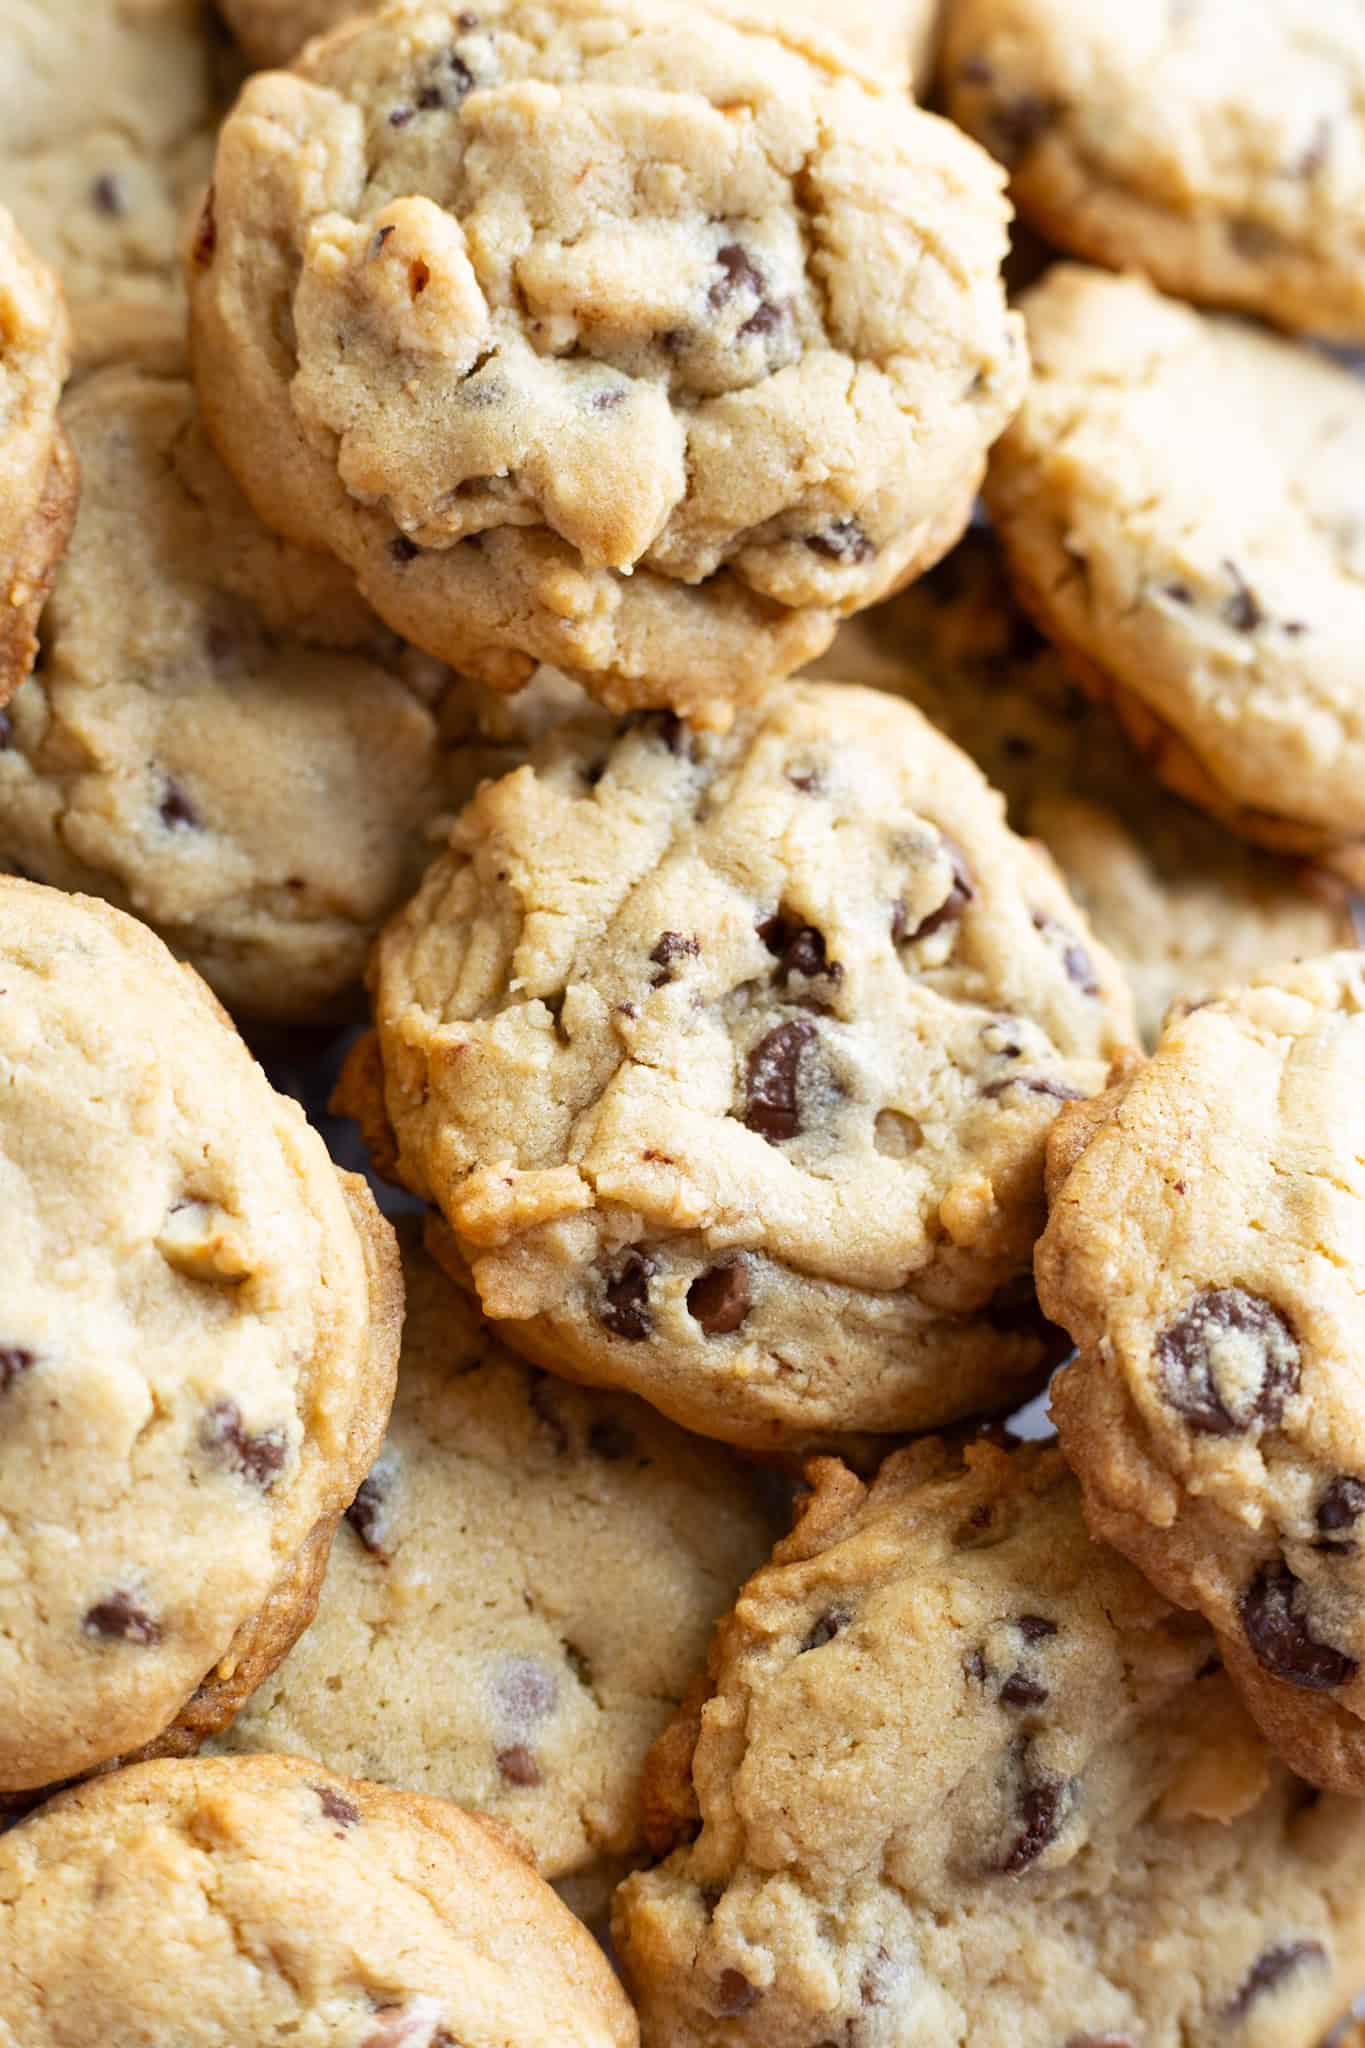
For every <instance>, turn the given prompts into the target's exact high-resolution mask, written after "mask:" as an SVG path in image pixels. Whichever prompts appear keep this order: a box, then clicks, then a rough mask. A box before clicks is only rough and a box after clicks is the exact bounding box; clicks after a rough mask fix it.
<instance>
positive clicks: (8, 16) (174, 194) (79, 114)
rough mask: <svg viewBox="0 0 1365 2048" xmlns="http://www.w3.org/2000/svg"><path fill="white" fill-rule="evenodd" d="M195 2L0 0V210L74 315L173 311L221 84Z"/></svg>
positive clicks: (202, 12) (203, 11) (204, 18)
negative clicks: (183, 239) (114, 304)
mask: <svg viewBox="0 0 1365 2048" xmlns="http://www.w3.org/2000/svg"><path fill="white" fill-rule="evenodd" d="M208 22H209V11H208V9H207V8H205V7H202V6H201V5H200V4H199V0H42V4H41V5H35V4H34V0H0V200H3V201H4V203H5V205H7V206H11V207H13V209H14V211H15V213H16V214H17V216H18V219H19V225H20V226H21V227H22V229H23V230H24V233H25V234H26V235H27V236H28V237H29V239H30V240H31V241H32V243H33V244H34V246H35V248H36V249H37V250H38V252H39V254H40V255H42V256H43V257H44V258H45V259H46V260H47V261H48V262H49V263H51V264H53V265H55V266H56V268H57V269H58V270H59V271H60V272H61V275H62V279H63V282H64V283H65V285H66V290H67V294H68V296H69V298H70V299H71V300H72V302H73V306H75V308H76V319H77V326H78V327H79V324H80V309H81V305H82V304H83V302H84V301H86V300H93V299H99V298H102V297H104V296H105V295H106V294H109V293H114V294H116V295H118V296H119V297H126V298H135V299H140V300H142V301H144V302H148V303H159V302H172V301H176V300H180V301H181V302H182V303H183V287H182V285H181V282H180V270H179V264H178V260H177V247H176V244H177V237H178V234H179V231H180V226H181V216H182V214H183V213H184V210H185V208H186V206H187V204H188V203H189V202H190V200H191V199H192V198H193V197H195V196H196V195H197V194H198V192H199V190H200V189H201V187H202V185H203V182H204V180H205V178H206V177H207V176H208V172H209V166H210V164H211V163H212V159H213V130H214V126H215V124H216V121H217V118H218V114H219V111H220V108H221V105H222V101H223V96H224V95H223V81H222V79H221V78H220V76H219V73H218V63H217V58H216V53H215V50H214V45H213V41H212V37H211V32H210V30H209V27H208Z"/></svg>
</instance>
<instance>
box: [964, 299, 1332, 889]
mask: <svg viewBox="0 0 1365 2048" xmlns="http://www.w3.org/2000/svg"><path fill="white" fill-rule="evenodd" d="M1022 308H1023V312H1024V315H1025V318H1026V320H1027V322H1028V330H1029V340H1030V345H1031V348H1032V351H1033V356H1034V364H1035V376H1034V381H1033V384H1032V386H1031V388H1030V391H1029V395H1028V398H1027V400H1026V402H1025V404H1024V407H1023V409H1022V411H1021V413H1020V415H1019V418H1018V419H1017V420H1016V421H1015V423H1014V425H1013V427H1012V428H1011V429H1010V431H1009V433H1008V434H1007V435H1006V436H1005V437H1004V439H1003V440H1002V441H1001V443H1000V445H999V446H998V447H997V449H996V451H995V454H994V457H993V459H992V464H991V474H990V477H989V479H988V482H987V490H986V496H987V501H988V503H989V505H990V509H991V513H992V516H993V517H994V519H995V521H996V524H997V526H998V528H999V531H1000V536H1001V540H1002V543H1003V546H1004V549H1005V553H1006V557H1007V559H1008V563H1009V568H1010V573H1011V575H1012V577H1013V579H1014V581H1015V584H1016V586H1017V588H1018V590H1019V593H1020V595H1021V597H1022V598H1023V601H1024V603H1025V604H1026V605H1027V606H1028V607H1029V609H1030V610H1031V611H1032V612H1033V613H1034V615H1035V616H1036V618H1037V619H1038V621H1039V623H1040V625H1041V626H1042V627H1043V629H1044V631H1045V632H1046V633H1047V634H1048V636H1049V637H1050V638H1051V639H1053V640H1055V641H1057V642H1058V643H1059V644H1060V645H1061V647H1062V648H1063V649H1064V650H1065V651H1066V653H1067V654H1068V656H1069V657H1070V658H1071V660H1072V661H1073V663H1074V664H1075V668H1076V673H1077V676H1078V678H1079V680H1080V681H1081V682H1082V683H1083V684H1084V685H1085V686H1086V687H1087V688H1088V689H1090V690H1091V691H1093V692H1094V693H1095V694H1097V695H1099V696H1102V697H1105V698H1108V699H1110V700H1112V702H1113V704H1114V706H1115V709H1116V710H1117V711H1118V713H1119V715H1120V717H1121V718H1122V720H1123V722H1124V724H1125V725H1126V726H1127V728H1128V730H1129V732H1130V734H1131V736H1132V737H1133V739H1134V740H1135V741H1136V743H1137V745H1138V747H1139V749H1140V751H1141V752H1142V754H1143V755H1144V757H1145V758H1146V760H1147V761H1148V763H1149V765H1150V766H1151V768H1152V770H1153V772H1154V773H1155V774H1156V775H1157V776H1158V778H1159V779H1160V780H1161V781H1163V782H1166V783H1168V784H1169V785H1170V786H1171V787H1172V788H1173V789H1175V790H1176V791H1177V792H1178V793H1179V794H1181V795H1182V796H1186V797H1189V798H1190V799H1191V800H1192V801H1193V802H1194V803H1196V804H1199V805H1201V806H1202V807H1203V808H1204V809H1206V810H1208V811H1211V812H1212V813H1213V815H1214V816H1215V817H1217V818H1219V819H1221V820H1222V822H1223V823H1224V824H1226V825H1228V826H1230V827H1231V828H1232V829H1233V830H1234V831H1236V832H1239V833H1241V834H1242V835H1243V836H1244V837H1246V838H1248V839H1252V840H1256V841H1259V842H1260V843H1261V844H1263V845H1266V846H1272V847H1277V848H1279V849H1280V850H1282V851H1284V852H1287V853H1297V854H1304V855H1311V856H1314V857H1319V858H1322V859H1323V860H1326V861H1330V862H1331V863H1332V864H1333V865H1336V866H1339V867H1341V868H1342V870H1343V872H1345V873H1346V874H1348V876H1349V875H1353V874H1354V875H1358V874H1359V873H1361V872H1362V871H1365V688H1362V684H1361V673H1360V662H1359V659H1358V649H1359V645H1360V640H1361V635H1362V633H1363V632H1365V526H1362V523H1361V519H1360V514H1359V502H1358V501H1359V489H1358V479H1359V475H1360V470H1361V465H1362V463H1365V386H1362V384H1361V381H1360V379H1359V378H1357V377H1354V376H1352V375H1351V374H1350V373H1349V372H1348V371H1346V370H1345V369H1342V368H1340V367H1339V366H1338V365H1336V364H1334V363H1332V362H1330V361H1328V360H1327V358H1326V357H1324V356H1322V355H1320V354H1316V353H1314V352H1313V351H1312V350H1310V349H1308V348H1305V347H1303V346H1301V345H1298V344H1296V343H1293V342H1290V341H1286V340H1283V339H1282V338H1280V337H1279V336H1276V335H1271V334H1266V333H1264V332H1262V331H1259V330H1256V329H1253V328H1251V327H1248V326H1245V325H1243V324H1241V323H1240V322H1238V321H1234V320H1230V319H1226V318H1219V317H1216V316H1213V315H1210V314H1206V313H1200V312H1198V311H1196V310H1195V309H1194V308H1193V307H1190V306H1185V305H1180V304H1178V303H1177V302H1176V301H1175V300H1173V299H1167V298H1163V297H1162V296H1161V294H1160V293H1159V292H1156V291H1154V290H1153V289H1152V287H1151V286H1150V285H1148V284H1146V283H1144V282H1143V280H1142V279H1141V278H1138V277H1123V278H1119V277H1111V276H1110V275H1108V273H1106V272H1104V271H1098V270H1086V269H1083V268H1081V267H1080V266H1077V265H1071V264H1063V265H1059V266H1057V267H1056V268H1055V269H1053V270H1052V271H1050V272H1049V273H1048V275H1047V276H1046V277H1045V278H1044V279H1043V281H1042V282H1041V283H1040V284H1039V285H1037V286H1035V287H1034V289H1033V290H1032V291H1030V292H1029V293H1027V294H1026V296H1025V298H1024V299H1023V301H1022Z"/></svg>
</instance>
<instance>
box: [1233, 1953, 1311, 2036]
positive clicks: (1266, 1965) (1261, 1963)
mask: <svg viewBox="0 0 1365 2048" xmlns="http://www.w3.org/2000/svg"><path fill="white" fill-rule="evenodd" d="M1326 1962H1327V1951H1326V1949H1325V1948H1324V1947H1323V1945H1322V1943H1321V1942H1320V1941H1277V1942H1276V1943H1275V1944H1274V1945H1273V1947H1271V1948H1268V1949H1263V1950H1262V1952H1261V1954H1260V1955H1259V1956H1257V1958H1256V1960H1255V1962H1254V1963H1253V1964H1252V1966H1251V1968H1250V1970H1249V1971H1248V1972H1247V1974H1246V1976H1245V1977H1244V1978H1243V1979H1242V1982H1241V1984H1240V1985H1239V1986H1238V1988H1237V1992H1236V1995H1235V1996H1234V1997H1233V1998H1230V1999H1229V2000H1228V2003H1227V2004H1226V2005H1225V2006H1224V2007H1223V2018H1224V2019H1225V2020H1243V2019H1245V2018H1246V2016H1247V2014H1248V2013H1249V2012H1250V2011H1251V2008H1252V2006H1253V2005H1255V2004H1256V2003H1257V2001H1258V2000H1259V1999H1262V1998H1264V1997H1265V1995H1266V1993H1267V1992H1268V1991H1274V1990H1276V1989H1278V1987H1279V1986H1280V1985H1281V1984H1283V1982H1284V1980H1285V1978H1286V1977H1291V1976H1293V1975H1294V1973H1295V1971H1297V1970H1302V1969H1304V1968H1305V1967H1306V1966H1307V1965H1308V1964H1312V1965H1313V1967H1314V1968H1315V1969H1319V1968H1321V1967H1322V1966H1323V1965H1324V1964H1325V1963H1326Z"/></svg>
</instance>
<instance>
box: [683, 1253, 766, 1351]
mask: <svg viewBox="0 0 1365 2048" xmlns="http://www.w3.org/2000/svg"><path fill="white" fill-rule="evenodd" d="M751 1306H752V1296H751V1290H750V1286H749V1262H748V1260H747V1259H743V1258H738V1259H722V1260H721V1262H720V1264H719V1265H716V1266H708V1267H707V1269H706V1271H705V1272H704V1273H699V1274H698V1275H697V1277H696V1279H695V1280H694V1281H693V1282H692V1285H691V1286H690V1287H689V1288H688V1290H687V1312H688V1314H689V1315H690V1316H691V1317H692V1318H693V1319H694V1321H696V1322H698V1323H700V1324H701V1326H702V1329H703V1330H704V1331H705V1332H706V1335H707V1336H708V1337H728V1336H729V1335H730V1333H731V1331H732V1330H737V1329H738V1328H739V1327H740V1324H741V1323H742V1322H743V1321H744V1319H745V1317H746V1316H747V1315H748V1313H749V1310H750V1307H751Z"/></svg>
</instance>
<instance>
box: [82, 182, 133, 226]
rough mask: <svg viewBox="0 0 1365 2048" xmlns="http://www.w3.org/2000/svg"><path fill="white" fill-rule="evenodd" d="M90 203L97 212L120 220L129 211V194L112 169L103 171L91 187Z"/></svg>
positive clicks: (111, 218)
mask: <svg viewBox="0 0 1365 2048" xmlns="http://www.w3.org/2000/svg"><path fill="white" fill-rule="evenodd" d="M90 203H91V205H92V206H93V207H94V209H95V211H96V213H103V214H106V215H107V216H108V217H109V219H110V220H119V219H121V218H122V216H123V215H124V214H125V213H126V212H127V211H128V194H127V193H126V192H125V191H124V189H123V185H122V183H121V181H120V180H119V179H118V178H117V177H115V175H114V173H113V172H112V171H101V172H100V175H99V176H98V178H96V179H95V181H94V183H93V184H92V185H91V187H90Z"/></svg>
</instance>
